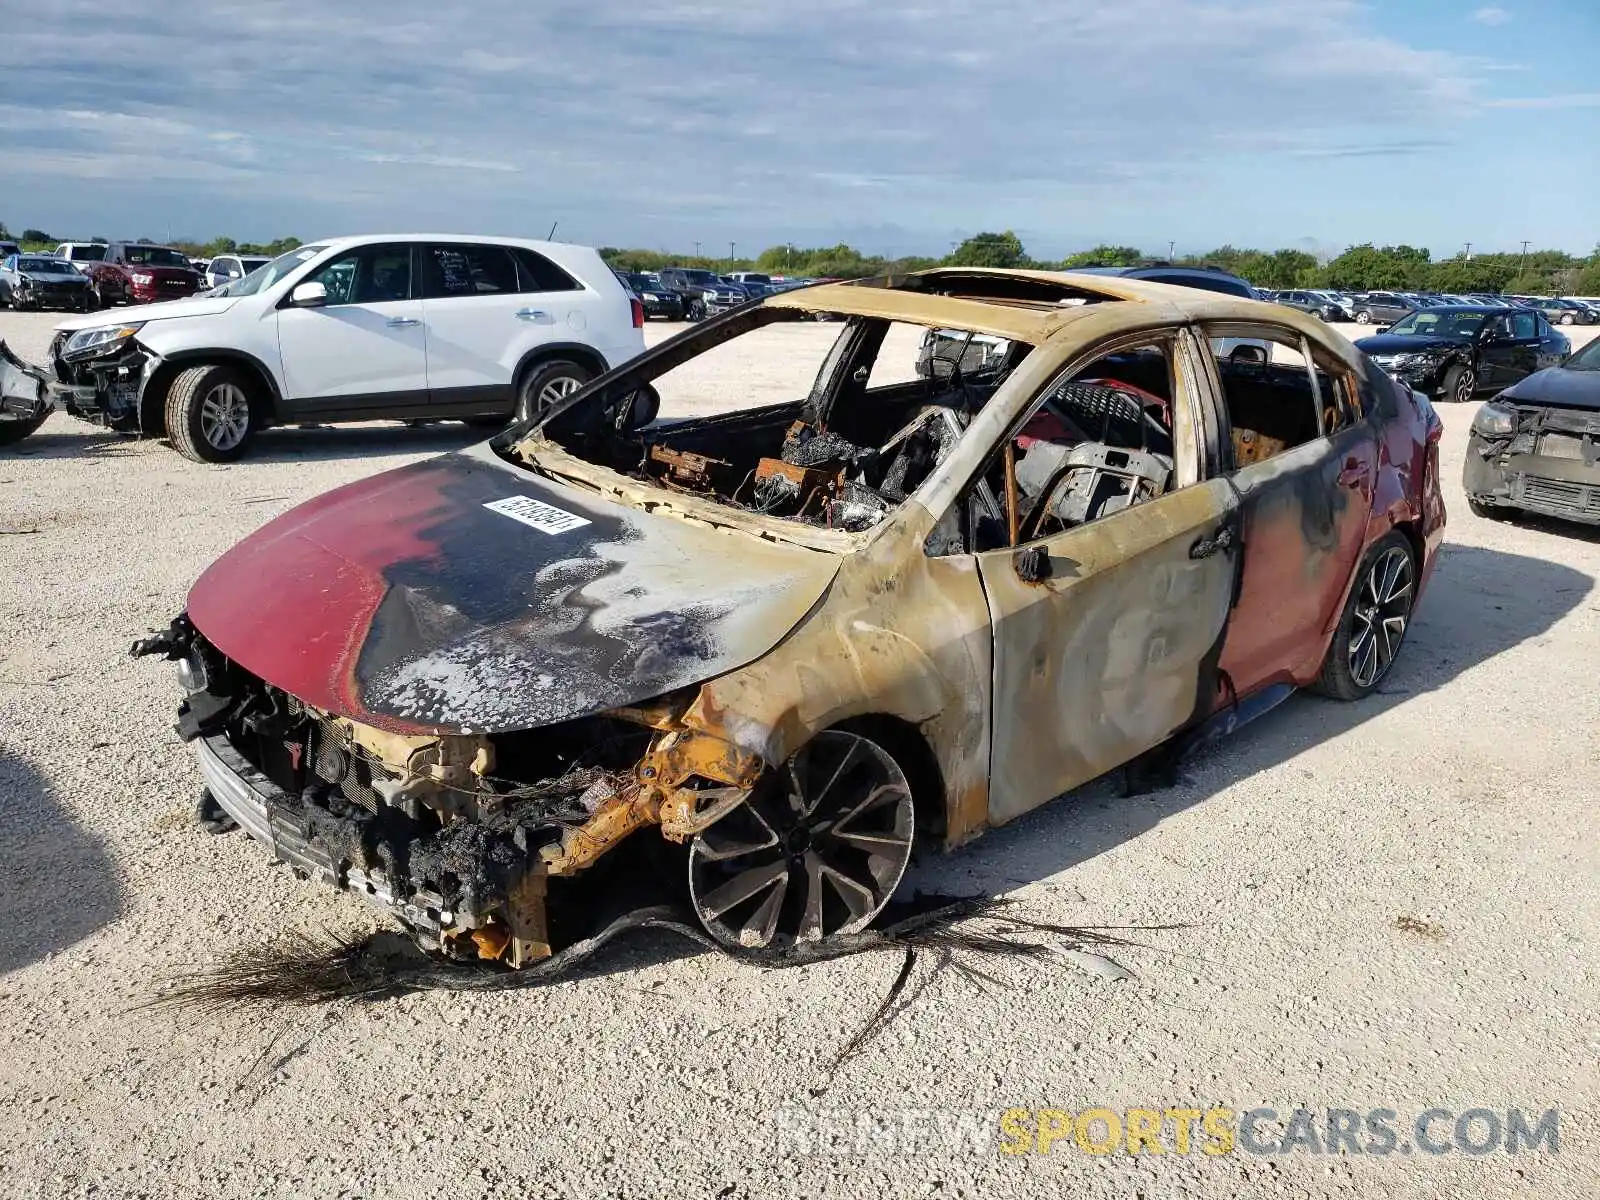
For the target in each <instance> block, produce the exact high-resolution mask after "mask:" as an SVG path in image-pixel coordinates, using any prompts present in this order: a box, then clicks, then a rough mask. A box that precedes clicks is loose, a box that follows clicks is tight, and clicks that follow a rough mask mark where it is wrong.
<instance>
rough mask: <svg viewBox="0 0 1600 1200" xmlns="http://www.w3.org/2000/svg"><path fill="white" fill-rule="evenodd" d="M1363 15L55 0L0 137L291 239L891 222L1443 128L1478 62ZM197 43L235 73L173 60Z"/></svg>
mask: <svg viewBox="0 0 1600 1200" xmlns="http://www.w3.org/2000/svg"><path fill="white" fill-rule="evenodd" d="M1369 20H1370V14H1369V12H1368V10H1367V8H1366V6H1365V5H1362V4H1358V3H1355V2H1354V0H1210V2H1209V3H1207V4H1205V5H1195V4H1190V3H1186V2H1185V3H1179V2H1176V0H1122V2H1120V3H1118V4H1115V5H1112V4H1104V3H1101V2H1100V0H1058V2H1057V3H1053V4H1040V3H1038V0H988V2H987V3H986V4H985V5H984V6H983V7H982V9H981V10H980V11H978V12H974V10H973V8H972V6H971V5H970V3H968V0H917V2H916V3H915V4H914V5H913V6H911V7H909V8H902V7H899V6H897V5H894V4H885V3H881V2H880V0H810V2H809V3H807V4H805V5H796V4H794V3H792V0H742V2H741V3H739V4H735V5H726V4H713V3H709V2H697V0H660V2H658V3H654V4H649V5H639V4H637V3H635V2H634V0H543V2H542V3H538V4H526V3H524V2H522V0H499V2H490V0H485V2H484V3H482V4H480V5H478V6H475V8H474V10H473V14H472V19H471V20H466V19H462V18H459V17H457V16H456V15H455V14H453V13H452V12H450V11H448V10H446V9H441V8H440V7H439V6H438V5H437V3H436V2H435V0H387V2H386V3H385V4H384V5H383V7H382V9H381V12H379V13H373V12H372V10H371V9H370V8H368V7H367V6H365V5H363V6H357V5H355V4H354V3H348V2H347V3H343V4H341V3H337V2H333V3H330V2H328V0H212V3H208V4H205V5H198V6H186V7H184V8H183V9H182V11H177V10H169V9H162V8H159V7H158V8H150V7H148V6H134V7H133V8H130V7H129V6H127V5H126V4H125V3H123V2H122V0H63V2H62V3H60V4H57V5H53V6H45V7H43V8H41V9H38V10H37V11H35V12H33V13H31V14H30V17H29V20H28V21H27V22H23V23H19V24H17V25H15V26H14V27H13V28H12V29H10V30H9V31H8V33H7V39H6V40H7V57H8V62H9V64H10V65H9V67H8V70H7V85H8V86H7V88H6V95H7V97H8V98H9V100H10V103H9V104H8V105H3V106H0V152H8V157H9V156H10V153H12V152H16V153H21V154H22V155H23V156H24V157H27V156H32V157H33V158H34V161H33V163H32V165H31V166H30V168H29V173H28V182H27V184H26V188H25V190H24V193H23V196H22V197H21V198H20V199H19V198H17V197H16V196H14V195H8V200H10V201H11V203H10V204H8V209H15V210H16V211H21V209H20V208H17V205H19V204H20V203H22V201H25V202H26V203H25V204H24V205H23V207H26V208H28V209H29V210H30V219H31V215H32V213H34V212H37V215H38V218H39V220H43V221H48V219H49V217H48V211H38V210H40V209H45V210H48V208H49V207H50V206H52V205H58V204H60V203H62V196H63V195H66V194H68V193H64V192H62V191H61V189H57V190H55V191H52V190H51V188H50V187H48V186H47V185H46V183H45V182H42V181H47V180H48V179H49V178H50V170H51V168H50V166H49V164H50V163H52V162H54V163H59V164H60V167H59V172H58V173H59V175H60V177H61V178H62V179H63V180H64V181H65V180H68V179H70V178H72V177H81V176H82V174H83V173H84V171H85V170H86V169H87V168H86V165H85V164H86V162H87V161H102V160H103V159H104V157H105V156H106V155H112V154H130V155H133V156H135V157H138V156H142V155H149V156H150V157H151V158H152V160H156V159H159V160H160V161H159V162H155V161H153V162H152V166H151V167H150V168H149V171H151V172H153V173H154V174H155V175H157V176H160V175H162V174H163V173H165V174H168V175H171V176H173V177H179V173H180V172H181V173H182V177H183V178H185V179H189V178H195V179H197V180H199V186H197V187H195V188H190V189H186V190H185V192H184V193H183V194H181V195H178V194H176V193H174V199H173V201H172V203H173V204H174V205H175V206H177V207H179V208H185V207H186V208H187V210H188V211H192V212H194V213H196V214H197V215H196V216H195V217H194V218H191V220H193V221H196V222H198V221H200V220H202V219H203V220H207V221H211V222H214V223H215V224H216V226H217V227H218V228H219V229H221V228H225V227H227V226H228V221H229V217H228V212H227V211H223V210H221V209H219V207H218V205H216V204H213V203H211V197H210V196H209V194H208V192H207V190H206V186H205V182H204V181H205V179H206V177H207V168H208V166H209V165H210V164H213V163H215V162H217V161H218V160H219V159H221V160H222V162H223V165H226V166H229V167H230V168H231V169H232V170H235V171H245V170H248V171H252V172H256V173H257V174H258V175H259V176H260V178H259V183H258V186H259V188H260V189H261V192H260V199H261V202H262V205H266V204H269V203H270V204H271V205H272V206H274V209H275V210H276V211H281V212H282V213H283V214H284V215H283V216H282V217H281V218H279V221H280V224H282V225H293V226H294V227H295V231H296V232H299V233H300V234H301V235H302V236H310V235H312V234H314V233H315V232H316V225H317V223H318V222H324V221H326V222H329V223H332V222H334V221H339V222H340V223H341V224H342V223H344V222H346V221H347V220H348V213H349V211H350V209H349V204H350V202H351V199H352V198H353V197H356V196H360V197H361V198H362V200H361V204H362V208H361V212H362V213H364V214H366V215H365V218H364V221H363V223H364V224H366V225H370V226H373V227H377V226H390V227H394V226H401V225H412V224H417V225H420V224H424V223H429V222H432V221H438V220H441V219H445V220H448V219H449V218H450V216H451V215H452V214H458V217H457V219H456V220H454V221H452V222H450V223H453V224H457V225H459V224H462V223H464V222H465V221H468V220H473V221H483V222H485V223H490V224H496V225H500V226H502V227H503V226H504V225H505V224H506V223H508V222H513V221H521V220H524V219H526V217H525V215H524V214H526V213H527V212H528V211H529V210H530V208H536V209H537V212H536V214H535V215H538V216H540V217H541V218H544V214H546V213H548V212H560V213H562V214H568V215H571V216H572V217H573V221H572V223H573V224H576V221H577V217H578V214H581V216H582V220H583V221H584V232H585V233H586V234H588V235H589V236H591V237H593V238H595V239H596V240H599V239H602V238H606V239H610V238H613V237H614V238H617V239H623V238H629V237H633V238H641V239H649V240H652V241H654V240H656V239H655V238H654V237H652V233H653V228H647V227H644V222H643V221H642V219H641V217H640V215H639V214H641V213H643V212H644V211H650V212H657V213H660V212H672V213H676V214H677V217H676V221H677V223H678V224H679V225H680V226H687V225H689V224H691V223H693V222H694V221H696V220H698V219H700V217H701V216H702V215H703V214H704V213H706V212H708V211H715V212H716V213H718V214H719V220H722V219H726V214H729V213H735V214H737V219H738V220H740V221H742V222H743V227H741V228H739V229H737V230H736V231H735V236H740V237H749V236H760V234H759V232H754V233H752V232H748V231H752V230H753V231H762V230H765V231H771V232H772V233H774V234H775V235H779V236H781V234H782V232H785V231H788V230H793V229H795V228H808V229H811V228H835V229H837V228H841V227H847V226H851V227H858V226H863V225H866V226H869V227H870V226H871V225H872V224H873V223H875V222H886V221H893V222H896V223H903V224H907V225H912V227H913V228H922V229H925V230H928V231H932V232H931V234H930V236H934V237H936V238H938V239H942V237H943V235H944V232H945V231H947V230H948V229H950V228H951V227H953V226H956V225H964V224H969V223H972V222H974V221H975V220H979V219H981V216H982V213H987V212H989V211H995V212H999V210H1001V209H1003V208H1004V205H1005V203H1007V202H1009V201H1010V200H1012V199H1015V200H1017V201H1018V202H1019V203H1021V202H1029V203H1033V204H1036V205H1037V206H1038V207H1039V209H1040V210H1041V211H1047V210H1048V208H1049V207H1050V206H1051V205H1053V204H1054V205H1059V204H1061V203H1064V202H1066V201H1068V200H1070V201H1071V202H1072V203H1074V204H1087V203H1091V202H1094V201H1096V200H1097V199H1098V201H1099V202H1100V203H1103V204H1105V205H1107V206H1109V207H1112V208H1118V207H1122V206H1124V205H1126V203H1127V202H1128V201H1129V200H1130V199H1131V198H1134V197H1136V195H1137V194H1139V193H1141V192H1146V193H1148V192H1150V191H1151V190H1153V189H1158V188H1163V187H1166V186H1168V185H1169V184H1170V182H1171V181H1172V180H1174V179H1180V178H1181V179H1183V180H1185V181H1189V182H1199V181H1211V182H1218V181H1220V182H1222V183H1226V181H1227V179H1228V177H1229V170H1230V159H1229V158H1228V155H1243V156H1254V157H1256V158H1259V157H1261V156H1263V155H1267V154H1271V153H1273V152H1274V148H1275V147H1276V148H1277V149H1278V150H1280V151H1281V152H1284V153H1287V154H1288V155H1290V156H1294V157H1297V158H1300V159H1302V160H1305V161H1314V160H1316V159H1319V158H1328V157H1344V156H1350V155H1356V154H1385V153H1393V154H1400V153H1406V152H1409V150H1408V148H1411V149H1415V148H1416V147H1419V146H1426V145H1437V144H1438V141H1439V140H1440V139H1443V138H1445V137H1448V136H1458V135H1459V116H1460V114H1461V113H1462V112H1463V111H1469V110H1470V109H1471V108H1472V107H1473V106H1474V101H1473V97H1474V95H1475V94H1477V75H1478V72H1477V71H1476V69H1475V68H1473V67H1472V66H1471V64H1470V63H1469V62H1468V61H1467V60H1464V59H1461V58H1458V57H1455V56H1452V55H1450V54H1447V53H1443V52H1439V51H1434V50H1424V49H1418V48H1415V47H1412V46H1409V45H1407V44H1405V43H1403V42H1401V41H1399V40H1397V39H1395V38H1392V37H1385V36H1382V35H1380V34H1377V33H1374V32H1372V31H1371V29H1370V28H1369V25H1368V21H1369ZM84 28H94V29H96V30H97V31H98V34H97V36H96V37H94V38H87V39H86V38H83V37H82V36H81V31H82V30H83V29H84ZM206 46H227V47H228V54H229V58H230V60H231V61H232V62H234V63H236V64H240V65H239V67H238V69H237V70H235V71H233V72H231V73H216V72H211V71H208V70H194V69H190V67H189V66H188V65H187V64H189V63H190V62H192V61H194V58H193V56H194V53H195V48H196V47H206ZM177 64H184V65H182V66H178V65H177ZM63 95H70V96H72V97H73V98H74V99H73V104H74V110H73V112H72V113H60V112H57V111H55V110H53V109H52V108H51V105H52V104H54V103H56V102H58V98H59V97H61V96H63ZM20 97H38V100H37V107H33V106H31V104H30V103H29V102H23V101H21V100H19V99H18V98H20ZM1351 97H1359V98H1360V104H1359V105H1354V104H1351V103H1350V102H1349V100H1350V98H1351ZM1430 114H1435V116H1430ZM1434 119H1437V120H1440V121H1448V122H1449V123H1450V124H1449V125H1448V126H1446V127H1445V128H1444V129H1443V130H1441V129H1439V128H1433V127H1430V126H1429V122H1430V121H1431V120H1434ZM108 140H109V142H111V143H112V145H107V141H108ZM230 147H238V149H237V150H236V151H233V152H231V157H224V156H225V155H228V154H230V149H229V148H230ZM530 180H532V181H535V182H534V183H532V184H530ZM530 190H531V191H534V192H536V194H537V201H536V204H533V205H530V201H529V192H530ZM11 191H12V189H8V193H10V192H11ZM374 198H376V201H375V202H374ZM233 203H235V200H234V199H233V196H232V193H230V194H229V204H233ZM975 203H976V204H977V205H978V206H979V208H981V210H982V212H981V213H980V212H978V211H976V210H975V209H974V208H973V207H972V206H973V205H974V204H975ZM208 204H209V205H210V207H207V205H208ZM869 205H870V206H871V207H870V208H868V206H869ZM100 211H104V212H105V213H106V214H107V216H106V218H105V220H111V219H113V218H117V219H129V220H137V219H143V218H144V217H146V216H149V217H151V218H153V217H154V216H155V215H156V214H143V213H139V212H130V211H128V210H127V208H126V207H125V206H123V205H121V204H119V202H118V199H117V197H115V196H111V195H108V196H107V197H106V198H105V200H104V202H103V209H101V210H100ZM11 215H12V213H11V212H10V211H8V213H7V216H8V217H10V216H11ZM996 219H1000V220H1004V219H1005V217H1004V214H1003V213H1002V214H1001V215H1000V216H998V217H997V218H996ZM544 220H545V223H547V220H548V218H544ZM563 228H564V229H565V228H568V223H567V221H565V220H564V223H563ZM263 232H270V231H263Z"/></svg>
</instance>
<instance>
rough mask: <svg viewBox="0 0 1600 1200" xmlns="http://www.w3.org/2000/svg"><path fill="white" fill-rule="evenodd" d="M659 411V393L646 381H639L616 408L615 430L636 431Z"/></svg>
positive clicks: (622, 431) (621, 431) (654, 417)
mask: <svg viewBox="0 0 1600 1200" xmlns="http://www.w3.org/2000/svg"><path fill="white" fill-rule="evenodd" d="M660 412H661V393H660V392H658V391H656V389H655V388H654V387H653V386H651V385H650V384H648V383H641V384H640V385H639V386H638V387H637V388H635V389H634V390H633V391H632V392H631V393H629V394H628V396H627V397H626V398H624V399H623V401H622V403H621V404H620V405H618V408H617V430H618V432H620V433H637V432H638V431H639V430H641V429H643V428H644V427H645V426H646V425H648V424H650V422H652V421H654V420H655V419H656V416H657V415H658V414H659V413H660Z"/></svg>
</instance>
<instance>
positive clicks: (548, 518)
mask: <svg viewBox="0 0 1600 1200" xmlns="http://www.w3.org/2000/svg"><path fill="white" fill-rule="evenodd" d="M484 507H485V508H487V509H489V510H490V511H491V512H497V513H500V514H501V515H502V516H507V517H510V518H511V519H512V520H513V521H521V522H522V523H523V524H524V525H531V526H533V528H535V529H537V530H538V531H539V532H540V533H569V532H571V531H572V530H574V529H577V528H579V527H580V526H583V525H587V524H588V523H589V520H588V518H587V517H580V516H578V514H577V513H569V512H567V511H566V510H565V509H561V508H557V507H556V506H555V505H553V504H546V503H545V502H544V501H542V500H535V499H534V498H533V497H531V496H507V497H506V498H505V499H504V500H490V501H487V502H486V503H485V504H484Z"/></svg>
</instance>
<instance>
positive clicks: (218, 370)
mask: <svg viewBox="0 0 1600 1200" xmlns="http://www.w3.org/2000/svg"><path fill="white" fill-rule="evenodd" d="M250 391H251V387H250V382H249V381H248V380H247V379H245V378H244V376H243V375H241V374H240V373H239V372H238V371H237V370H235V369H234V368H233V367H224V366H218V365H215V364H213V365H211V366H205V367H190V368H189V369H188V370H186V371H183V372H181V373H180V374H179V375H178V377H177V378H176V379H174V380H173V381H172V388H171V390H170V391H168V392H167V406H166V418H167V436H168V437H169V438H171V439H172V444H173V445H174V446H175V447H177V450H178V452H179V453H180V454H182V455H183V456H184V457H185V458H192V459H194V460H195V461H196V462H206V463H221V462H233V461H234V460H235V459H237V458H239V457H240V456H241V455H242V454H244V450H245V445H246V443H248V442H249V440H250V435H251V434H252V433H253V432H254V431H255V414H254V413H253V412H252V411H251V406H250Z"/></svg>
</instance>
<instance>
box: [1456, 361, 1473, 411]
mask: <svg viewBox="0 0 1600 1200" xmlns="http://www.w3.org/2000/svg"><path fill="white" fill-rule="evenodd" d="M1477 390H1478V377H1477V375H1475V374H1474V373H1473V371H1472V368H1471V367H1467V368H1466V369H1465V370H1463V371H1462V372H1461V378H1459V379H1457V380H1456V394H1455V395H1454V396H1453V397H1452V399H1454V400H1456V401H1458V402H1460V403H1462V404H1465V403H1466V402H1467V401H1469V400H1471V399H1472V397H1473V395H1474V394H1476V392H1477Z"/></svg>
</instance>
